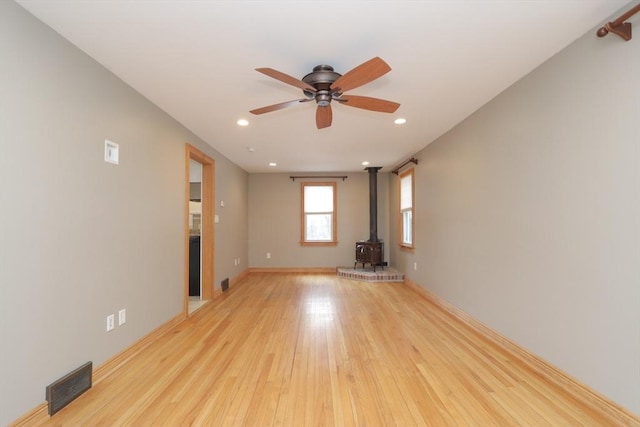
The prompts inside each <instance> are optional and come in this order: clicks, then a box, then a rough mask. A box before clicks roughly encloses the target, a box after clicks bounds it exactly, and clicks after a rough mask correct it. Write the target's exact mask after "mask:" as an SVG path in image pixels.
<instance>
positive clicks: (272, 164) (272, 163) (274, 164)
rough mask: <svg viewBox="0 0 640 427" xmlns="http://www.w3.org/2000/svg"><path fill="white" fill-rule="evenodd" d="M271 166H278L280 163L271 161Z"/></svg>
mask: <svg viewBox="0 0 640 427" xmlns="http://www.w3.org/2000/svg"><path fill="white" fill-rule="evenodd" d="M269 166H271V167H274V166H278V164H277V163H274V162H271V163H269Z"/></svg>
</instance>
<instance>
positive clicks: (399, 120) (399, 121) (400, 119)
mask: <svg viewBox="0 0 640 427" xmlns="http://www.w3.org/2000/svg"><path fill="white" fill-rule="evenodd" d="M393 123H395V124H397V125H403V124H405V123H407V119H403V118H399V119H395V120H394V121H393Z"/></svg>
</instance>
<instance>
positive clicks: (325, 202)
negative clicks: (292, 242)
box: [301, 182, 337, 246]
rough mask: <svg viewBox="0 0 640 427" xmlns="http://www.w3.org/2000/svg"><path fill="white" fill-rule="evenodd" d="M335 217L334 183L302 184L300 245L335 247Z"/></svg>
mask: <svg viewBox="0 0 640 427" xmlns="http://www.w3.org/2000/svg"><path fill="white" fill-rule="evenodd" d="M336 216H337V198H336V184H335V182H303V183H302V221H301V222H302V232H301V235H302V236H301V243H302V244H303V245H316V246H321V245H336V244H337V239H336V235H337V231H336V228H337V227H336Z"/></svg>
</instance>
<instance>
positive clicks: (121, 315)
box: [118, 308, 127, 326]
mask: <svg viewBox="0 0 640 427" xmlns="http://www.w3.org/2000/svg"><path fill="white" fill-rule="evenodd" d="M125 323H127V309H126V308H123V309H122V310H120V311H119V312H118V326H122V325H124V324H125Z"/></svg>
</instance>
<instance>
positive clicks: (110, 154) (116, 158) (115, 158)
mask: <svg viewBox="0 0 640 427" xmlns="http://www.w3.org/2000/svg"><path fill="white" fill-rule="evenodd" d="M104 161H105V162H107V163H113V164H114V165H117V164H119V163H120V146H119V145H118V144H116V143H115V142H113V141H109V140H108V139H105V140H104Z"/></svg>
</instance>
